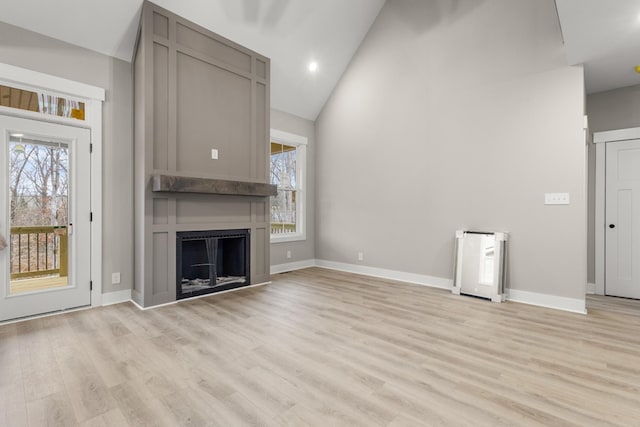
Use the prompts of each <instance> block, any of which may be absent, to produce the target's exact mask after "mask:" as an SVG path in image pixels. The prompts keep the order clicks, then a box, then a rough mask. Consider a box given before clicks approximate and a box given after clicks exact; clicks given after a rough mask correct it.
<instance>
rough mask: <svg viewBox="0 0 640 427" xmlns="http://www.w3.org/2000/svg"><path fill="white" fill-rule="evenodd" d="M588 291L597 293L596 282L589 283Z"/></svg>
mask: <svg viewBox="0 0 640 427" xmlns="http://www.w3.org/2000/svg"><path fill="white" fill-rule="evenodd" d="M587 293H588V294H595V293H596V284H595V283H587Z"/></svg>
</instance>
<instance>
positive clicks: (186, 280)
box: [176, 230, 251, 299]
mask: <svg viewBox="0 0 640 427" xmlns="http://www.w3.org/2000/svg"><path fill="white" fill-rule="evenodd" d="M249 243H250V239H249V230H211V231H186V232H178V233H177V234H176V258H177V268H176V273H177V274H176V276H177V277H176V279H177V280H176V286H177V288H176V298H177V299H182V298H188V297H193V296H197V295H204V294H208V293H212V292H219V291H224V290H228V289H234V288H238V287H241V286H247V285H249V284H250V283H249V282H250V277H251V276H250V274H249V265H250V264H249V257H250V248H249Z"/></svg>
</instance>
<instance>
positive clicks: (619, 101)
mask: <svg viewBox="0 0 640 427" xmlns="http://www.w3.org/2000/svg"><path fill="white" fill-rule="evenodd" d="M587 115H588V116H589V131H590V132H591V134H593V133H594V132H602V131H606V130H615V129H626V128H633V127H640V85H637V86H629V87H623V88H620V89H615V90H610V91H606V92H599V93H594V94H591V95H589V96H587ZM595 155H596V149H595V145H594V144H589V154H588V157H589V244H588V249H589V251H588V253H589V258H588V260H589V262H588V266H589V267H588V280H589V283H595V276H596V274H595V209H596V205H595V188H596V187H595V182H596V159H595V157H596V156H595Z"/></svg>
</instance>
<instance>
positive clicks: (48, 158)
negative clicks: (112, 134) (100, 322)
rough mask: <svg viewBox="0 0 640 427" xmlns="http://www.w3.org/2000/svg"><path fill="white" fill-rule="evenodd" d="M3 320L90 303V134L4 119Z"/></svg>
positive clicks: (0, 122)
mask: <svg viewBox="0 0 640 427" xmlns="http://www.w3.org/2000/svg"><path fill="white" fill-rule="evenodd" d="M0 144H1V147H0V176H1V177H2V179H1V180H0V183H1V184H0V233H1V234H2V235H3V236H4V237H5V240H6V242H7V246H6V247H5V248H4V249H3V250H0V279H1V282H0V283H1V286H0V288H1V289H0V321H2V320H8V319H16V318H20V317H26V316H32V315H37V314H43V313H49V312H54V311H59V310H65V309H69V308H75V307H81V306H87V305H90V304H91V288H90V281H91V271H90V265H91V262H90V261H91V223H90V213H91V197H90V196H91V194H90V191H91V179H90V178H91V170H90V167H91V166H90V165H91V161H90V132H89V130H87V129H81V128H76V127H72V126H65V125H59V124H53V123H46V122H40V121H36V120H29V119H22V118H16V117H8V116H0Z"/></svg>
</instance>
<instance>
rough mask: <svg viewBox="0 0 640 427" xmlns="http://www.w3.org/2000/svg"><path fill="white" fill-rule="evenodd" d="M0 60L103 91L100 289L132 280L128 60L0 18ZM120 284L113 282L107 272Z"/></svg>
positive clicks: (126, 286) (118, 287)
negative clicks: (38, 32) (9, 22)
mask: <svg viewBox="0 0 640 427" xmlns="http://www.w3.org/2000/svg"><path fill="white" fill-rule="evenodd" d="M0 62H3V63H6V64H10V65H14V66H17V67H22V68H27V69H30V70H34V71H38V72H41V73H46V74H50V75H53V76H57V77H62V78H66V79H70V80H75V81H78V82H82V83H86V84H90V85H94V86H98V87H101V88H104V89H105V90H106V100H105V102H104V105H103V135H102V138H103V140H102V141H103V148H102V150H103V152H102V168H103V169H102V170H103V179H102V206H103V212H102V213H103V215H102V218H103V229H102V256H103V261H102V272H103V273H102V274H103V277H102V292H103V293H109V292H114V291H120V290H127V289H130V288H131V284H132V281H133V235H132V233H133V207H132V201H133V151H132V150H133V137H132V129H133V124H132V123H133V119H132V116H133V108H132V103H133V85H132V77H131V64H130V63H127V62H125V61H121V60H119V59H115V58H111V57H108V56H105V55H102V54H99V53H96V52H93V51H90V50H87V49H83V48H80V47H77V46H73V45H70V44H68V43H64V42H61V41H59V40H55V39H52V38H49V37H45V36H43V35H40V34H37V33H34V32H31V31H27V30H24V29H22V28H18V27H15V26H12V25H9V24H5V23H3V22H0ZM112 272H120V279H121V282H120V284H118V285H112V284H111V273H112Z"/></svg>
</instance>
